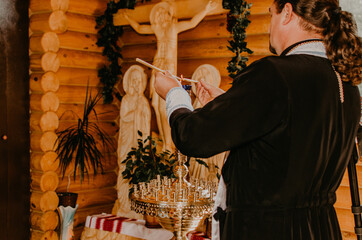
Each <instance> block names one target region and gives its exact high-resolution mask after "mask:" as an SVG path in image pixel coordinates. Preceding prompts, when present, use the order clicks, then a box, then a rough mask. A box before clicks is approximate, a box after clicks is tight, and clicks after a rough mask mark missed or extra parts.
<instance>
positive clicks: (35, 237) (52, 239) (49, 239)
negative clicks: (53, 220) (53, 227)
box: [30, 230, 59, 240]
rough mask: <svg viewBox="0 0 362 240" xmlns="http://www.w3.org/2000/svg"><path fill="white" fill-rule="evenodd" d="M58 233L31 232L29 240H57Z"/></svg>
mask: <svg viewBox="0 0 362 240" xmlns="http://www.w3.org/2000/svg"><path fill="white" fill-rule="evenodd" d="M58 239H59V238H58V233H57V232H55V231H47V232H42V231H38V230H32V231H31V237H30V240H58Z"/></svg>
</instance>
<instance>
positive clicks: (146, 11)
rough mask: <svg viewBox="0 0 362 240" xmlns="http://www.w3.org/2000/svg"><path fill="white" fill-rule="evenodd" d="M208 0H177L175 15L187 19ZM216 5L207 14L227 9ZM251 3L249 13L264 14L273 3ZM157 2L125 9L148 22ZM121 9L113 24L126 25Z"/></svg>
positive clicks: (259, 0)
mask: <svg viewBox="0 0 362 240" xmlns="http://www.w3.org/2000/svg"><path fill="white" fill-rule="evenodd" d="M207 2H208V0H197V1H195V0H179V1H177V0H176V2H175V7H174V8H175V17H176V18H178V19H188V18H192V17H193V16H195V15H196V14H197V13H198V12H200V11H201V10H202V9H204V7H205V6H206V4H207ZM216 2H217V7H216V9H214V10H213V11H211V12H210V13H208V14H207V15H217V14H224V13H227V12H228V11H229V10H226V9H223V7H222V1H221V0H217V1H216ZM248 2H249V3H252V4H253V5H252V7H251V10H250V12H251V14H265V13H268V11H269V10H268V8H269V6H270V5H271V4H272V3H273V0H252V1H248ZM155 4H157V3H152V4H145V5H141V6H137V7H136V8H135V9H134V10H127V13H128V14H129V16H130V17H132V18H133V19H135V20H136V21H137V22H140V23H146V22H149V21H150V20H149V16H150V12H151V9H152V8H153V7H154V5H155ZM122 11H124V10H123V9H121V10H119V11H118V13H116V14H115V15H114V20H113V22H114V25H116V26H123V25H128V24H129V23H128V21H127V20H126V19H124V17H123V15H122Z"/></svg>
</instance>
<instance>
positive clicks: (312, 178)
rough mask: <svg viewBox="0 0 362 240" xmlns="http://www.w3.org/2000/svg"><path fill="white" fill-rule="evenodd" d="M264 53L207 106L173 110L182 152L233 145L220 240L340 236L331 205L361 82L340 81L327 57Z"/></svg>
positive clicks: (205, 152)
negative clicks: (267, 54)
mask: <svg viewBox="0 0 362 240" xmlns="http://www.w3.org/2000/svg"><path fill="white" fill-rule="evenodd" d="M287 51H288V49H287V50H286V51H285V52H284V53H283V54H282V55H281V56H271V57H266V58H263V59H261V60H259V61H257V62H255V63H253V64H251V65H250V66H249V67H248V68H246V69H244V71H243V72H242V73H241V74H240V75H239V76H238V77H236V79H235V80H234V83H233V86H232V87H231V88H230V89H229V90H228V91H227V92H226V93H225V94H223V95H221V96H219V97H217V98H216V99H214V100H213V101H212V102H210V103H208V104H207V105H206V106H204V107H203V108H201V109H196V110H194V111H190V110H188V109H185V108H180V109H178V110H176V111H174V112H173V113H172V115H171V117H170V125H171V129H172V138H173V141H174V143H175V145H176V147H177V148H178V149H179V150H180V151H181V152H182V153H184V154H186V155H188V156H194V157H204V158H205V157H210V156H212V155H214V154H217V153H220V152H223V151H226V150H231V151H230V155H229V157H228V159H227V161H226V163H225V165H224V166H223V169H222V175H223V178H224V180H225V183H226V186H227V201H226V203H227V210H226V219H225V227H224V229H223V236H222V238H221V239H223V240H244V239H245V240H254V239H258V240H259V239H260V240H261V239H262V240H268V239H272V240H283V239H285V240H289V239H293V240H296V239H300V240H309V239H315V240H318V239H321V240H335V239H342V237H341V233H340V228H339V224H338V220H337V217H336V213H335V210H334V207H333V204H334V203H335V201H336V194H335V191H336V189H337V188H338V186H339V184H340V182H341V179H342V176H343V174H344V172H345V169H346V166H347V163H348V161H349V160H350V157H351V152H352V147H353V142H354V138H355V135H356V132H357V128H358V123H359V119H360V96H359V92H358V89H357V87H354V86H352V85H351V84H349V83H343V92H344V103H341V100H340V91H339V87H338V80H337V77H336V74H335V72H334V71H333V69H332V67H331V64H330V62H329V61H328V59H325V58H322V57H316V56H311V55H305V54H301V55H289V56H286V55H285V53H286V52H287Z"/></svg>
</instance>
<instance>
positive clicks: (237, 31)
mask: <svg viewBox="0 0 362 240" xmlns="http://www.w3.org/2000/svg"><path fill="white" fill-rule="evenodd" d="M222 4H223V8H224V9H229V10H230V12H229V13H228V26H227V29H228V31H229V32H231V33H232V34H233V40H230V41H229V43H230V46H228V49H229V50H230V51H232V52H233V53H235V56H234V57H233V58H232V59H231V60H230V61H229V64H228V67H227V70H228V72H229V76H230V77H232V78H234V77H235V76H237V75H238V74H239V73H240V72H241V71H242V70H243V69H244V68H245V67H246V62H247V61H248V60H249V58H248V57H247V56H242V53H243V52H246V53H248V54H252V53H253V51H252V50H250V49H249V48H247V46H246V45H247V43H246V42H245V38H246V32H245V30H246V28H247V27H248V26H249V24H250V20H249V19H248V17H249V15H250V11H249V10H250V8H251V5H252V4H248V3H247V2H246V1H244V0H223V3H222Z"/></svg>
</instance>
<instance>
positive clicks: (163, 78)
mask: <svg viewBox="0 0 362 240" xmlns="http://www.w3.org/2000/svg"><path fill="white" fill-rule="evenodd" d="M174 87H182V86H181V83H180V82H179V81H177V80H176V79H175V78H173V77H172V75H171V74H170V73H169V72H166V73H165V74H163V73H161V72H156V73H155V90H156V92H157V94H158V95H160V97H161V98H163V99H166V96H167V93H168V92H169V91H170V90H171V89H172V88H174Z"/></svg>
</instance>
